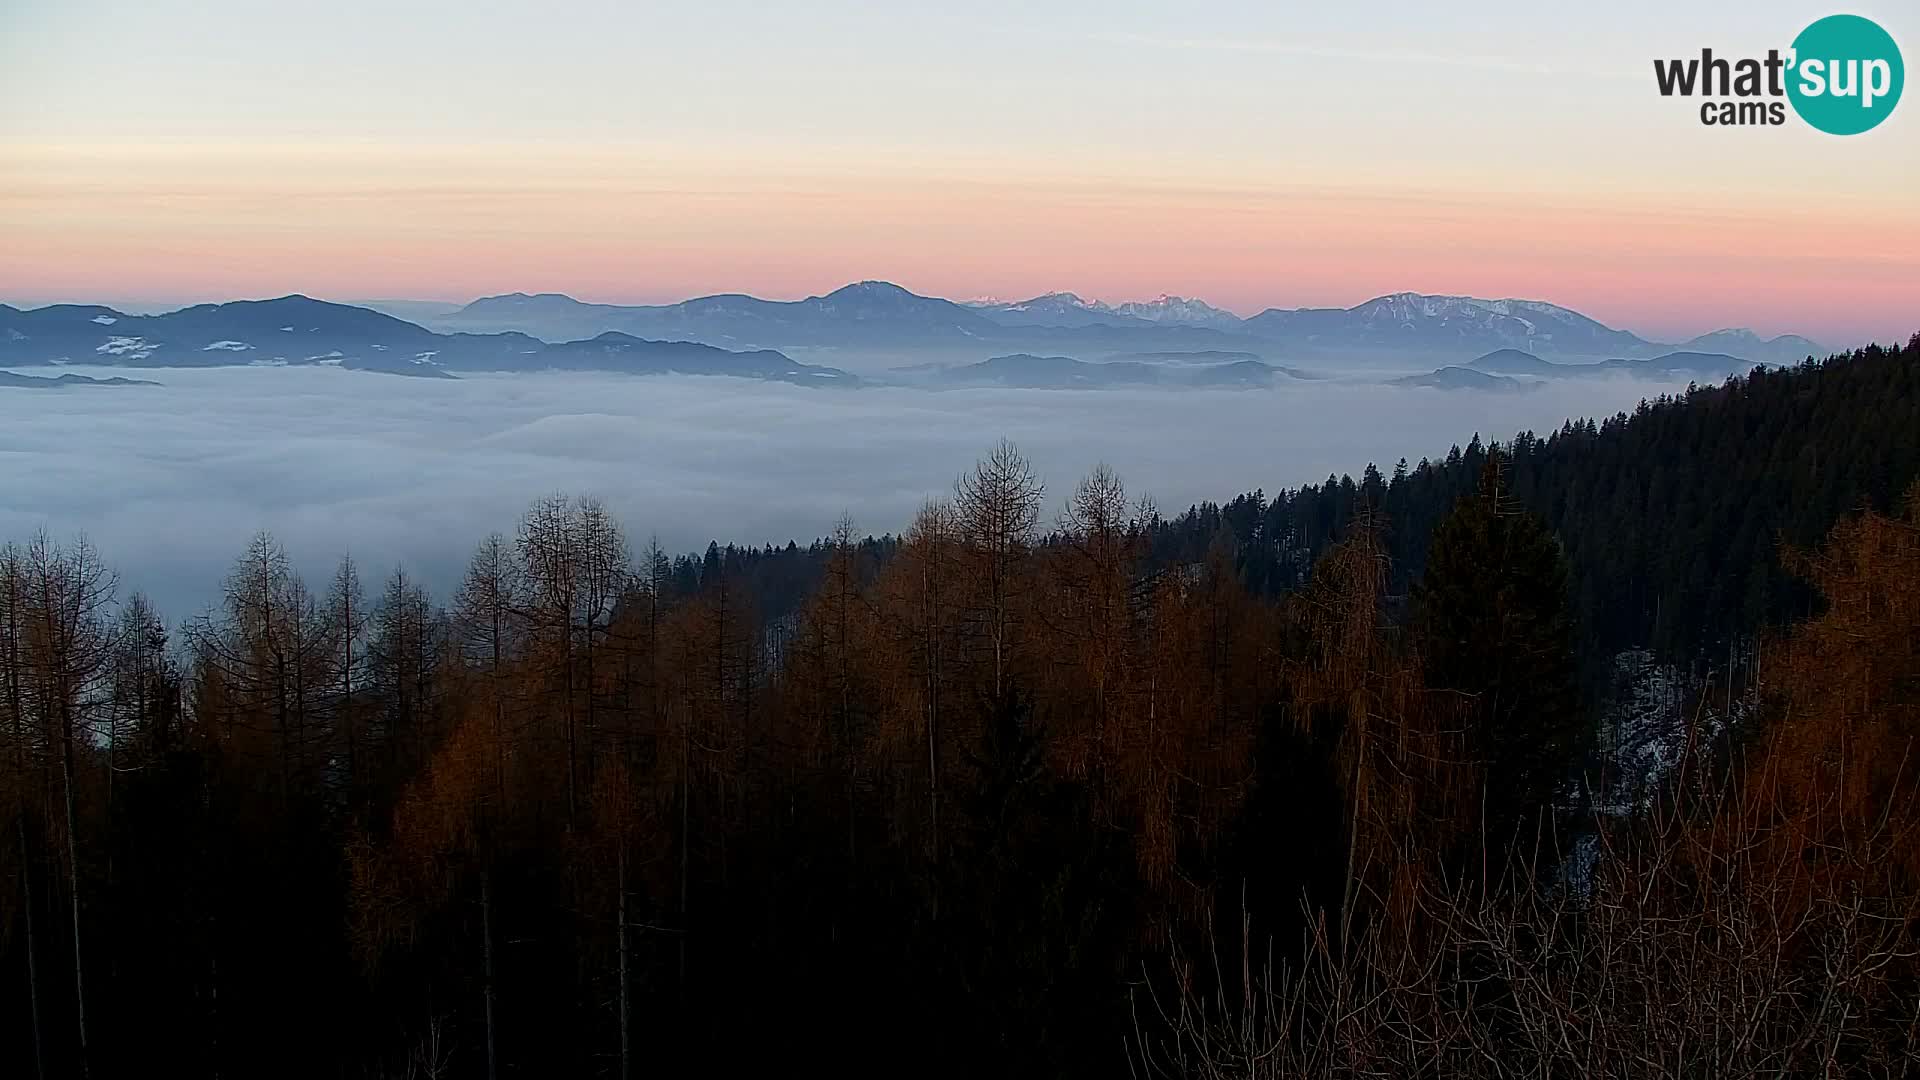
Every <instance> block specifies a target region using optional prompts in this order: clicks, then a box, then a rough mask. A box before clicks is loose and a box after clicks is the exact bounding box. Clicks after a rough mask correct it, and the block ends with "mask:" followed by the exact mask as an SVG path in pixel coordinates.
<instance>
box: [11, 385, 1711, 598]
mask: <svg viewBox="0 0 1920 1080" xmlns="http://www.w3.org/2000/svg"><path fill="white" fill-rule="evenodd" d="M67 370H69V371H73V372H84V373H90V374H94V375H124V374H126V372H125V370H124V369H112V368H107V369H94V370H92V371H91V372H88V369H85V368H70V369H67ZM135 374H137V375H139V376H140V377H141V378H144V379H149V380H153V381H157V382H159V383H160V384H161V385H159V386H136V387H126V388H121V389H89V390H71V391H53V390H13V391H0V477H4V478H5V482H4V483H0V540H14V541H23V540H25V539H27V538H28V537H29V536H31V535H32V534H33V532H34V531H35V530H37V529H41V528H44V529H46V530H47V531H48V532H49V534H50V535H51V536H52V537H53V538H54V539H55V540H58V541H65V540H67V539H68V538H70V537H72V536H75V535H79V534H83V535H85V536H86V537H87V538H88V539H90V540H91V542H92V543H93V544H94V545H96V546H97V547H98V549H99V550H100V553H101V556H102V557H103V559H104V560H105V561H106V562H107V563H108V564H109V565H110V566H113V567H115V568H116V569H117V570H118V571H119V573H120V578H121V588H120V595H121V596H123V597H124V596H125V595H127V594H128V593H129V592H131V591H133V590H136V589H138V590H140V591H143V592H145V593H147V594H148V596H149V597H150V598H151V599H152V600H153V601H154V602H155V603H157V604H158V605H159V606H160V609H161V611H162V613H163V614H164V615H165V616H166V617H167V619H168V621H169V622H170V623H174V622H178V621H179V620H181V619H184V618H189V617H191V616H193V615H194V614H196V613H198V612H199V611H200V610H201V608H202V607H204V606H205V605H207V604H209V603H214V602H217V601H218V598H219V596H220V583H221V581H222V579H223V578H224V577H225V575H226V573H227V572H228V570H229V569H230V568H231V566H232V563H233V560H234V559H235V558H236V557H238V556H239V554H240V553H241V551H242V550H243V549H244V548H245V547H246V544H247V541H248V539H249V538H250V537H251V536H252V535H253V534H254V533H255V532H256V531H257V530H261V529H266V530H269V531H271V532H272V533H273V534H274V535H275V537H276V538H278V539H279V540H280V541H281V542H282V543H283V544H284V545H285V546H286V548H287V550H288V552H289V554H290V556H291V557H292V559H293V560H294V563H295V565H296V567H297V568H298V569H299V570H300V571H301V573H302V574H304V575H305V576H306V578H307V580H308V581H309V582H310V583H318V582H323V581H325V580H326V578H327V575H328V574H329V572H330V571H331V569H332V567H333V566H334V565H335V564H336V563H337V561H338V560H339V558H340V556H341V555H342V554H345V553H348V552H351V553H352V554H353V556H354V557H355V559H357V560H358V561H359V562H360V563H361V565H362V567H363V574H365V576H366V577H367V578H368V580H369V581H370V582H371V581H373V580H377V579H378V578H379V577H383V576H384V575H385V574H387V573H388V572H390V571H391V570H392V568H393V567H394V566H396V565H404V566H405V567H406V568H407V570H408V572H409V573H410V574H412V575H414V576H415V577H416V578H418V579H419V580H421V581H422V582H423V583H425V584H426V585H427V586H428V587H429V588H430V589H431V590H432V591H433V592H434V594H435V595H436V596H437V597H440V598H442V599H445V598H446V597H447V596H449V595H450V594H451V592H452V590H453V588H454V586H455V585H457V584H458V580H459V574H460V571H461V570H462V569H463V568H464V565H465V562H466V560H467V558H468V556H469V555H470V554H471V553H472V551H473V548H474V546H475V545H476V544H478V543H479V542H480V541H481V540H482V539H483V538H484V537H485V536H486V535H487V534H488V533H489V532H493V531H495V530H498V531H500V532H503V533H505V534H507V535H509V536H511V535H512V534H513V530H514V526H515V525H516V524H517V522H518V521H519V518H520V515H521V514H522V513H523V512H524V511H525V510H526V508H527V506H528V504H529V503H531V502H532V501H533V500H534V499H536V498H538V497H541V496H542V495H546V494H550V493H553V492H556V491H561V492H568V493H571V494H575V495H585V494H591V495H594V496H597V497H599V498H600V499H602V500H603V501H604V502H605V503H606V505H607V507H608V508H609V509H610V510H612V511H613V512H614V514H615V515H616V516H618V517H619V518H620V520H621V521H622V522H623V523H624V524H625V526H626V529H627V532H628V534H629V536H630V538H631V539H632V540H633V542H634V545H635V547H636V548H638V547H643V546H644V545H645V543H646V540H647V538H648V537H649V536H657V537H658V538H659V540H660V542H661V545H662V547H663V548H665V550H667V551H669V552H673V553H681V552H698V551H701V550H703V549H705V547H706V545H707V542H708V541H709V540H714V539H718V540H719V541H720V542H722V543H728V542H732V543H743V544H762V543H775V544H785V543H786V542H787V541H788V540H798V541H799V542H800V543H802V544H805V543H808V542H809V541H811V540H813V539H815V538H818V537H822V536H827V535H830V534H831V532H832V530H833V527H834V524H835V522H836V521H837V520H838V519H839V518H840V516H841V515H842V514H847V515H849V516H851V517H852V518H853V520H854V523H855V525H856V526H857V528H858V529H859V530H860V531H861V532H862V533H872V534H876V535H877V534H881V533H886V532H895V533H897V532H899V531H900V530H902V529H904V528H906V526H907V525H908V524H909V523H911V521H912V519H913V515H914V512H915V511H916V510H917V509H918V508H919V507H920V505H921V504H922V502H923V501H925V500H926V499H929V498H935V497H939V496H943V495H949V494H951V492H952V490H953V481H954V479H955V478H956V477H957V476H958V475H959V474H960V473H961V472H962V471H964V470H965V469H967V468H968V467H970V466H971V465H972V464H973V463H974V462H975V461H977V460H978V459H979V458H980V457H981V456H982V455H984V454H985V453H987V452H988V451H989V450H991V449H992V446H993V443H994V441H995V440H997V439H999V438H1001V437H1003V436H1004V437H1007V438H1011V439H1012V440H1014V442H1015V443H1016V444H1018V445H1019V446H1020V448H1021V450H1022V452H1024V453H1025V454H1026V455H1027V456H1028V458H1029V459H1030V460H1031V461H1032V462H1033V466H1034V469H1035V471H1036V472H1037V474H1038V475H1039V476H1040V478H1041V479H1042V480H1043V481H1044V482H1045V483H1046V485H1047V498H1048V506H1047V510H1046V517H1045V523H1046V524H1049V525H1050V524H1052V522H1053V521H1054V520H1055V519H1056V515H1057V512H1058V510H1059V507H1060V502H1061V500H1062V499H1063V498H1064V496H1065V495H1066V494H1067V493H1068V492H1070V491H1071V490H1072V489H1073V486H1074V484H1075V483H1077V482H1078V481H1079V480H1080V478H1081V477H1083V476H1085V475H1086V474H1087V473H1088V471H1089V470H1091V469H1092V467H1093V466H1094V465H1095V464H1096V463H1099V462H1102V461H1104V462H1107V463H1108V464H1110V465H1112V466H1113V467H1114V468H1115V469H1116V470H1117V471H1118V472H1119V474H1120V476H1121V478H1122V479H1123V480H1124V481H1125V482H1126V483H1127V486H1128V490H1129V491H1130V492H1132V493H1134V494H1149V495H1152V496H1153V498H1154V499H1155V501H1156V502H1157V503H1158V505H1159V506H1160V507H1161V510H1162V512H1163V513H1167V514H1169V515H1171V514H1177V513H1179V512H1180V511H1181V510H1183V509H1185V508H1186V507H1187V506H1189V505H1192V504H1193V503H1195V502H1198V501H1202V500H1213V501H1216V502H1218V501H1224V500H1227V499H1231V498H1233V497H1234V496H1235V495H1238V494H1240V493H1242V492H1246V491H1251V490H1253V489H1255V488H1263V489H1265V490H1266V491H1268V492H1273V491H1277V490H1279V489H1280V488H1282V487H1293V486H1298V485H1300V484H1302V483H1307V482H1311V481H1315V480H1321V479H1324V478H1325V477H1326V476H1327V475H1328V474H1329V473H1342V474H1348V475H1354V476H1358V475H1359V474H1360V473H1361V471H1362V470H1363V469H1364V468H1365V467H1366V465H1367V463H1368V462H1374V463H1377V465H1378V467H1379V468H1380V470H1381V471H1382V472H1389V473H1390V472H1391V471H1392V469H1393V463H1394V462H1395V461H1397V460H1398V459H1399V458H1400V457H1402V456H1404V457H1406V458H1408V459H1409V460H1411V461H1414V462H1418V461H1419V459H1420V458H1421V457H1422V456H1430V457H1436V458H1437V457H1444V456H1445V455H1446V453H1447V450H1448V448H1449V447H1451V446H1453V445H1456V444H1460V443H1464V442H1466V441H1467V440H1468V439H1470V438H1471V437H1472V435H1473V433H1474V432H1476V431H1478V432H1481V433H1483V437H1485V438H1500V439H1505V438H1508V437H1510V436H1512V435H1513V434H1514V433H1515V432H1517V431H1520V430H1523V429H1531V430H1535V431H1539V432H1543V433H1544V432H1546V431H1549V430H1554V429H1558V428H1559V427H1560V424H1561V422H1562V421H1563V420H1564V419H1565V418H1566V417H1569V416H1590V415H1598V416H1602V417H1604V416H1607V415H1610V414H1612V413H1613V412H1615V411H1617V410H1622V409H1626V410H1631V409H1632V408H1633V407H1634V405H1635V403H1637V402H1638V401H1639V400H1640V399H1641V398H1642V397H1643V396H1652V395H1656V394H1658V393H1660V392H1662V391H1673V390H1676V389H1679V388H1678V387H1675V386H1668V385H1664V384H1659V383H1651V382H1642V381H1638V380H1631V379H1620V380H1606V379H1577V380H1566V381H1560V382H1550V383H1547V384H1545V385H1543V386H1541V387H1540V388H1539V389H1537V390H1535V391H1533V392H1531V393H1524V394H1486V393H1472V392H1461V391H1455V392H1448V391H1441V390H1429V389H1415V388H1406V387H1393V386H1383V385H1378V384H1367V383H1359V382H1339V381H1327V382H1305V383H1290V384H1288V385H1287V386H1286V387H1285V388H1284V389H1277V390H1273V391H1232V390H1229V391H1203V390H1189V391H1167V390H1155V389H1142V390H1110V391H1036V390H998V389H993V390H956V391H947V392H939V393H935V392H930V391H925V390H915V389H909V388H900V387H867V388H864V389H861V390H858V391H827V390H815V389H809V388H806V387H797V386H789V385H786V384H784V383H762V382H755V381H752V380H745V379H717V378H705V379H703V378H697V377H678V376H660V377H647V378H638V377H634V376H627V375H611V374H572V373H561V372H542V373H536V374H523V375H495V376H473V375H469V376H466V377H463V378H461V379H457V380H454V379H406V378H398V377H395V376H391V375H377V374H369V373H366V372H356V371H345V370H340V369H336V368H322V367H236V368H176V369H165V370H143V371H140V372H137V373H135ZM1147 430H1151V431H1153V432H1154V433H1155V434H1154V437H1153V439H1152V440H1150V442H1143V441H1142V440H1141V438H1140V436H1139V433H1140V432H1141V431H1147ZM77 432H84V433H85V437H84V438H76V433H77ZM849 432H857V433H859V437H858V438H849V437H848V433H849ZM316 587H317V586H316Z"/></svg>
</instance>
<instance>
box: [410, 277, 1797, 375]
mask: <svg viewBox="0 0 1920 1080" xmlns="http://www.w3.org/2000/svg"><path fill="white" fill-rule="evenodd" d="M395 310H396V313H399V312H400V311H401V310H403V309H398V308H396V309H395ZM404 310H405V311H406V313H407V314H409V315H410V316H413V317H416V318H418V319H419V321H421V322H422V323H423V324H424V325H427V326H429V327H431V328H433V329H436V330H441V331H446V332H467V333H501V332H518V333H524V334H528V335H531V336H533V337H538V338H542V339H545V340H567V339H573V338H581V337H588V336H591V335H593V334H598V333H602V332H604V331H608V330H615V331H619V332H622V333H627V334H633V335H635V336H638V337H642V338H666V339H684V340H689V341H700V342H705V343H707V344H711V345H718V346H722V347H725V348H743V347H758V348H773V349H782V348H839V349H894V350H900V349H909V348H933V347H950V348H961V349H972V350H975V351H976V353H977V358H979V359H985V358H989V357H991V356H994V355H1010V354H1014V353H1019V352H1027V353H1031V354H1035V355H1045V354H1067V355H1075V354H1078V355H1089V354H1093V353H1096V352H1099V351H1101V350H1106V351H1134V352H1145V351H1167V350H1181V351H1193V350H1210V349H1218V350H1227V351H1243V352H1248V353H1250V354H1253V355H1254V358H1256V359H1263V360H1264V359H1272V358H1273V357H1275V356H1285V357H1287V358H1289V359H1293V358H1306V357H1314V358H1320V359H1338V358H1340V357H1341V356H1343V355H1352V354H1356V353H1364V354H1369V355H1376V356H1405V355H1421V356H1425V357H1428V358H1431V359H1434V360H1441V361H1447V362H1454V363H1457V362H1464V361H1466V360H1468V359H1470V358H1472V357H1475V356H1479V355H1481V354H1484V353H1486V352H1489V351H1493V350H1498V349H1503V348H1515V349H1524V350H1526V351H1529V352H1532V353H1535V354H1536V355H1551V356H1555V357H1589V358H1613V357H1628V358H1635V357H1652V356H1656V355H1660V354H1663V353H1667V352H1672V351H1676V350H1683V351H1695V352H1715V353H1725V354H1728V355H1732V356H1738V357H1740V358H1741V359H1744V360H1752V361H1754V362H1756V363H1767V364H1784V363H1793V362H1797V361H1799V360H1802V359H1805V358H1806V357H1807V356H1809V355H1814V354H1818V353H1820V352H1821V351H1822V349H1821V347H1820V346H1819V345H1817V344H1815V343H1814V342H1812V341H1809V340H1807V339H1806V338H1803V337H1797V336H1793V335H1785V336H1782V337H1777V338H1773V339H1771V340H1768V339H1762V338H1761V337H1759V336H1758V335H1756V334H1754V333H1753V332H1752V331H1750V330H1719V331H1715V332H1714V333H1712V334H1706V335H1702V336H1701V337H1699V338H1695V339H1693V340H1691V341H1686V342H1679V343H1660V342H1654V341H1650V340H1647V339H1645V338H1642V337H1640V336H1638V335H1636V334H1633V333H1631V332H1629V331H1625V330H1619V329H1616V328H1613V327H1610V326H1607V325H1605V324H1604V323H1601V322H1599V321H1598V320H1596V319H1593V318H1590V317H1588V316H1586V315H1583V314H1581V313H1580V312H1577V311H1574V310H1572V309H1570V308H1565V307H1561V306H1559V305H1557V304H1550V303H1546V302H1544V301H1539V300H1515V299H1506V300H1482V299H1478V298H1475V297H1469V296H1429V295H1425V294H1421V293H1411V292H1401V293H1391V294H1388V295H1385V296H1379V297H1375V298H1374V299H1371V300H1368V301H1365V302H1364V303H1361V304H1357V305H1355V306H1353V307H1350V308H1268V309H1267V310H1265V311H1262V312H1260V313H1259V314H1257V315H1253V316H1249V317H1247V318H1241V317H1239V316H1237V315H1235V314H1233V313H1232V312H1230V311H1226V310H1224V309H1222V308H1218V307H1215V306H1213V305H1211V304H1208V303H1206V302H1204V301H1201V300H1194V299H1187V298H1182V297H1177V296H1162V297H1159V298H1157V299H1155V300H1149V301H1142V302H1137V303H1125V304H1108V303H1104V302H1101V301H1098V300H1087V299H1085V298H1083V297H1080V296H1078V295H1076V294H1074V293H1070V292H1053V293H1046V294H1044V295H1041V296H1036V297H1033V298H1032V299H1029V300H1019V301H1005V300H972V301H967V302H964V303H956V302H954V301H950V300H943V299H940V298H938V297H930V296H921V295H919V294H916V293H913V292H909V291H908V290H906V289H903V288H901V287H900V286H898V285H893V284H890V283H888V282H882V281H863V282H858V283H856V284H852V285H848V286H845V287H843V288H840V289H836V290H834V291H833V292H830V293H827V294H825V295H822V296H810V297H807V298H806V299H804V300H762V299H758V298H756V297H752V296H746V295H741V294H723V295H718V296H703V297H698V298H696V299H692V300H687V301H683V302H681V303H678V304H661V305H622V304H591V303H585V302H582V301H579V300H575V299H573V298H572V297H570V296H566V295H563V294H559V293H544V294H540V295H533V296H529V295H527V294H524V293H512V294H508V295H505V296H490V297H483V298H481V299H479V300H475V301H474V302H473V303H471V304H468V305H466V306H465V307H463V308H461V309H459V310H458V311H454V312H451V313H440V314H435V313H434V311H433V310H432V309H430V308H420V307H413V308H407V309H404Z"/></svg>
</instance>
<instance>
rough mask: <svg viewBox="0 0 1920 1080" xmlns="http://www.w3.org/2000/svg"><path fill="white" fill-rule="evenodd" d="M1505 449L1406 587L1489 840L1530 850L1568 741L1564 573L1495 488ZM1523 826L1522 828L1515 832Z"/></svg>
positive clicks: (1554, 553)
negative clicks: (1450, 699) (1471, 767)
mask: <svg viewBox="0 0 1920 1080" xmlns="http://www.w3.org/2000/svg"><path fill="white" fill-rule="evenodd" d="M1504 462H1505V455H1504V454H1502V453H1501V452H1500V451H1499V449H1498V448H1497V446H1496V447H1493V448H1490V449H1489V451H1488V453H1487V454H1486V458H1485V464H1484V465H1483V467H1482V471H1481V480H1480V487H1479V490H1478V491H1477V492H1476V493H1474V494H1471V495H1467V496H1464V497H1462V498H1461V499H1460V500H1459V501H1458V502H1457V503H1455V505H1454V508H1453V510H1452V512H1451V513H1449V514H1448V515H1447V517H1446V518H1445V519H1443V520H1442V521H1441V523H1440V526H1439V527H1438V528H1437V529H1435V530H1434V534H1433V545H1432V550H1431V551H1430V552H1429V554H1428V556H1427V564H1426V571H1425V573H1424V574H1423V575H1422V577H1421V579H1420V581H1419V583H1418V584H1417V585H1416V586H1415V588H1414V634H1415V638H1416V641H1417V642H1418V643H1419V647H1420V650H1421V654H1422V658H1423V662H1424V665H1425V674H1426V683H1427V686H1428V688H1429V689H1430V690H1435V691H1444V692H1448V693H1452V694H1457V695H1460V696H1461V697H1462V698H1463V701H1462V702H1461V708H1462V714H1463V715H1464V716H1465V718H1466V724H1467V734H1468V739H1467V745H1468V747H1469V748H1470V752H1471V753H1472V754H1473V756H1474V759H1475V762H1476V764H1478V765H1479V766H1480V767H1481V769H1482V776H1483V783H1484V784H1485V803H1484V804H1485V807H1486V811H1485V813H1486V822H1485V824H1486V831H1485V837H1486V842H1487V844H1488V845H1490V846H1493V847H1502V846H1505V845H1506V844H1508V843H1511V842H1513V841H1514V840H1515V839H1516V837H1519V838H1520V839H1521V840H1522V844H1521V846H1522V848H1528V847H1531V844H1532V841H1533V837H1534V833H1533V829H1532V825H1533V824H1534V822H1535V821H1536V820H1537V818H1536V815H1537V814H1539V812H1540V811H1542V810H1543V809H1547V808H1548V807H1549V806H1550V803H1551V801H1552V798H1553V795H1554V789H1555V788H1556V787H1557V786H1558V784H1559V782H1560V780H1561V779H1562V777H1564V776H1565V774H1566V769H1567V766H1568V764H1569V762H1570V761H1571V760H1572V759H1573V756H1574V754H1575V752H1576V750H1577V748H1578V743H1579V736H1580V731H1581V723H1580V712H1579V709H1578V708H1577V706H1576V704H1575V697H1574V662H1573V652H1572V644H1571V640H1572V634H1571V624H1570V620H1569V617H1568V614H1567V570H1566V563H1565V560H1564V559H1563V558H1562V556H1561V552H1560V545H1559V542H1558V541H1556V540H1555V539H1554V537H1553V534H1552V533H1551V532H1550V531H1548V529H1547V526H1546V524H1545V523H1544V522H1542V521H1541V520H1540V519H1539V518H1538V517H1537V516H1535V515H1534V514H1531V513H1528V512H1526V511H1524V510H1521V509H1519V508H1518V507H1516V506H1514V505H1512V503H1511V502H1510V501H1509V500H1507V499H1506V498H1505V497H1504V496H1503V493H1502V492H1503V487H1502V470H1503V465H1504ZM1523 827H1524V828H1523Z"/></svg>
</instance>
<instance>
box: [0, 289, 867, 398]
mask: <svg viewBox="0 0 1920 1080" xmlns="http://www.w3.org/2000/svg"><path fill="white" fill-rule="evenodd" d="M0 363H4V364H8V365H11V366H24V365H49V364H53V365H59V364H92V365H103V366H111V367H137V368H157V367H225V366H234V365H257V366H274V367H278V366H293V367H307V366H315V367H341V368H347V369H351V370H359V371H374V372H381V373H385V374H392V375H411V376H419V377H427V378H442V379H444V378H453V377H457V375H458V373H459V372H463V371H546V370H556V369H558V370H575V371H587V370H592V371H611V372H624V373H630V374H640V375H653V374H683V375H723V376H730V377H734V378H749V379H768V380H775V381H782V382H793V383H798V384H801V385H806V386H827V385H847V384H851V383H853V382H855V381H857V380H855V379H854V378H853V377H852V376H851V375H848V374H847V373H846V372H844V371H841V370H839V369H838V368H831V367H822V366H818V365H813V364H803V363H800V362H798V361H795V360H793V359H791V358H790V357H788V356H786V355H784V354H782V353H779V352H775V351H771V350H755V351H750V352H736V351H730V350H727V349H722V348H718V347H715V346H712V345H706V344H701V343H698V342H688V341H652V340H644V339H641V338H637V337H633V336H630V335H626V334H613V333H607V334H600V335H598V336H595V337H592V338H589V339H585V340H576V341H567V342H558V343H548V342H544V341H541V340H539V339H538V338H534V337H531V336H529V335H526V334H522V333H517V332H502V333H492V334H471V333H452V334H442V333H435V332H434V331H432V330H429V329H427V328H425V327H422V326H419V325H416V324H414V323H410V322H407V321H405V320H403V319H397V318H394V317H393V316H391V315H385V314H382V313H380V312H377V311H371V310H368V309H366V308H360V307H353V306H350V305H346V304H334V303H329V302H327V301H324V300H315V299H312V298H311V297H306V296H298V295H295V296H283V297H279V298H277V299H272V300H241V301H235V302H232V303H227V304H200V305H197V306H195V307H189V308H181V309H180V310H178V311H171V312H166V313H163V314H159V315H127V314H124V313H121V312H118V311H115V310H113V309H112V308H106V307H98V306H86V305H73V304H57V305H52V306H49V307H43V308H33V309H30V310H21V309H19V308H14V307H9V306H6V305H0Z"/></svg>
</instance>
